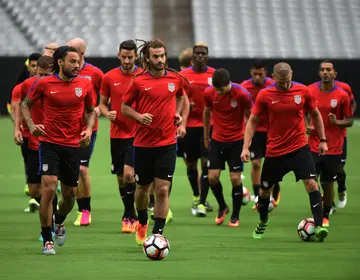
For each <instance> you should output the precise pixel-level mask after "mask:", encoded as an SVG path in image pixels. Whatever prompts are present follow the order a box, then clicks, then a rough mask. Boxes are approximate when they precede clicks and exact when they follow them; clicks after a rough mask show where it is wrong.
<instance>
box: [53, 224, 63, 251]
mask: <svg viewBox="0 0 360 280" xmlns="http://www.w3.org/2000/svg"><path fill="white" fill-rule="evenodd" d="M65 233H66V231H65V227H64V224H61V225H55V236H54V238H55V241H56V244H57V245H58V246H63V245H64V244H65V237H66V235H65Z"/></svg>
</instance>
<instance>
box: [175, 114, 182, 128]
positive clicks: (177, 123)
mask: <svg viewBox="0 0 360 280" xmlns="http://www.w3.org/2000/svg"><path fill="white" fill-rule="evenodd" d="M182 121H183V118H182V116H180V115H179V114H175V125H177V126H179V125H180V124H181V123H182Z"/></svg>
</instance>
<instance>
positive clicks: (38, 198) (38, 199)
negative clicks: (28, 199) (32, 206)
mask: <svg viewBox="0 0 360 280" xmlns="http://www.w3.org/2000/svg"><path fill="white" fill-rule="evenodd" d="M33 198H34V199H35V200H36V202H37V203H39V204H40V201H41V195H40V196H39V197H33Z"/></svg>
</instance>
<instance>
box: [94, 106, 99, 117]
mask: <svg viewBox="0 0 360 280" xmlns="http://www.w3.org/2000/svg"><path fill="white" fill-rule="evenodd" d="M94 111H95V113H96V116H100V109H99V106H97V107H95V108H94Z"/></svg>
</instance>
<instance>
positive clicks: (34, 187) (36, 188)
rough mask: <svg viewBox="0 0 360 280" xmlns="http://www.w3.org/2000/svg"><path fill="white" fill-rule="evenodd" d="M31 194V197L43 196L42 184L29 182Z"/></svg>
mask: <svg viewBox="0 0 360 280" xmlns="http://www.w3.org/2000/svg"><path fill="white" fill-rule="evenodd" d="M29 195H30V197H39V196H41V184H29Z"/></svg>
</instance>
